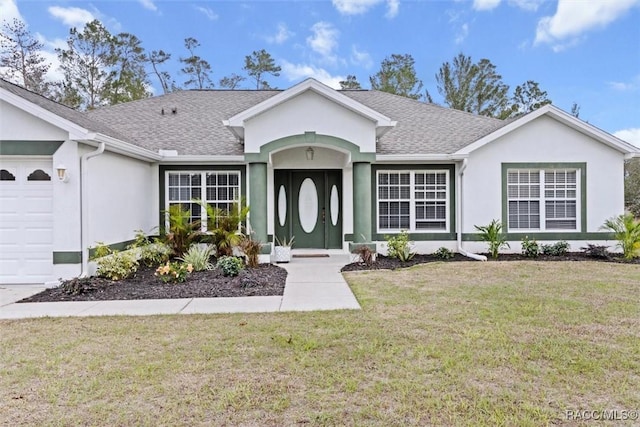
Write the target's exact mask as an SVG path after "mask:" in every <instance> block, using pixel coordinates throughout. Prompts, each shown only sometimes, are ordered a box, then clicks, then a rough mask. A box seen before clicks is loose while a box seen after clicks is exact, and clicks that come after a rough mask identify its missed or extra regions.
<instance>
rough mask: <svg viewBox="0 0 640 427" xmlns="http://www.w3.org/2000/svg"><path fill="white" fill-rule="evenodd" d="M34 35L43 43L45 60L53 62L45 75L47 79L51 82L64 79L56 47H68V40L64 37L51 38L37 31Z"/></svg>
mask: <svg viewBox="0 0 640 427" xmlns="http://www.w3.org/2000/svg"><path fill="white" fill-rule="evenodd" d="M34 36H35V38H36V39H37V40H38V41H39V42H40V43H42V45H43V49H42V52H41V53H42V56H43V57H44V59H45V61H46V62H48V63H49V64H51V67H49V71H47V74H46V75H45V77H46V79H47V80H48V81H50V82H56V81H60V80H63V79H64V74H63V73H62V70H61V69H60V60H59V59H58V54H57V53H56V49H67V48H68V47H69V46H68V45H67V41H66V40H64V39H53V40H49V39H47V38H45V36H43V35H42V34H40V33H35V34H34Z"/></svg>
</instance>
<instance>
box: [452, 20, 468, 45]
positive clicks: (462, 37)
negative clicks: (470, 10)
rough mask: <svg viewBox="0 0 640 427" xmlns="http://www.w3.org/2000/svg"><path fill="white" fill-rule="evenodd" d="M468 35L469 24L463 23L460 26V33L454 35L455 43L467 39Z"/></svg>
mask: <svg viewBox="0 0 640 427" xmlns="http://www.w3.org/2000/svg"><path fill="white" fill-rule="evenodd" d="M468 35H469V24H467V23H466V22H465V23H464V24H462V26H461V27H460V31H459V32H458V34H457V35H456V39H455V40H454V41H455V43H456V44H460V43H462V42H463V41H464V40H465V39H466V38H467V36H468Z"/></svg>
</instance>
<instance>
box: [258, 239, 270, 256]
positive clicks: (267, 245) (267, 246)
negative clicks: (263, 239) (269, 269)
mask: <svg viewBox="0 0 640 427" xmlns="http://www.w3.org/2000/svg"><path fill="white" fill-rule="evenodd" d="M260 254H261V255H270V254H271V242H269V243H263V244H262V247H261V248H260Z"/></svg>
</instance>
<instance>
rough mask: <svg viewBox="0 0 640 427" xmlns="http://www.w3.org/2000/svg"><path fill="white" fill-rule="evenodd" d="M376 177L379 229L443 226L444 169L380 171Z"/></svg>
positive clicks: (445, 201)
mask: <svg viewBox="0 0 640 427" xmlns="http://www.w3.org/2000/svg"><path fill="white" fill-rule="evenodd" d="M377 178H378V179H377V184H378V229H379V230H381V231H385V230H389V231H392V230H393V231H396V230H408V231H418V232H420V231H446V230H447V228H448V223H447V212H448V203H449V202H448V200H449V189H448V187H449V172H448V171H446V170H443V171H398V172H396V171H380V172H378V177H377Z"/></svg>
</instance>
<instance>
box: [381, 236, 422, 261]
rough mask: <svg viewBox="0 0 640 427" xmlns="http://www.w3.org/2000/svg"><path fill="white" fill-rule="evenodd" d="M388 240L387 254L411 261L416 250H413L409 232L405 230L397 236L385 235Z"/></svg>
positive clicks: (390, 256)
mask: <svg viewBox="0 0 640 427" xmlns="http://www.w3.org/2000/svg"><path fill="white" fill-rule="evenodd" d="M385 239H386V241H387V256H388V257H389V258H397V259H399V260H400V261H402V262H407V261H411V259H412V258H413V257H414V256H415V254H416V253H415V252H411V246H410V242H409V234H408V233H407V232H406V231H405V230H403V231H401V232H400V234H397V235H395V236H385Z"/></svg>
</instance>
